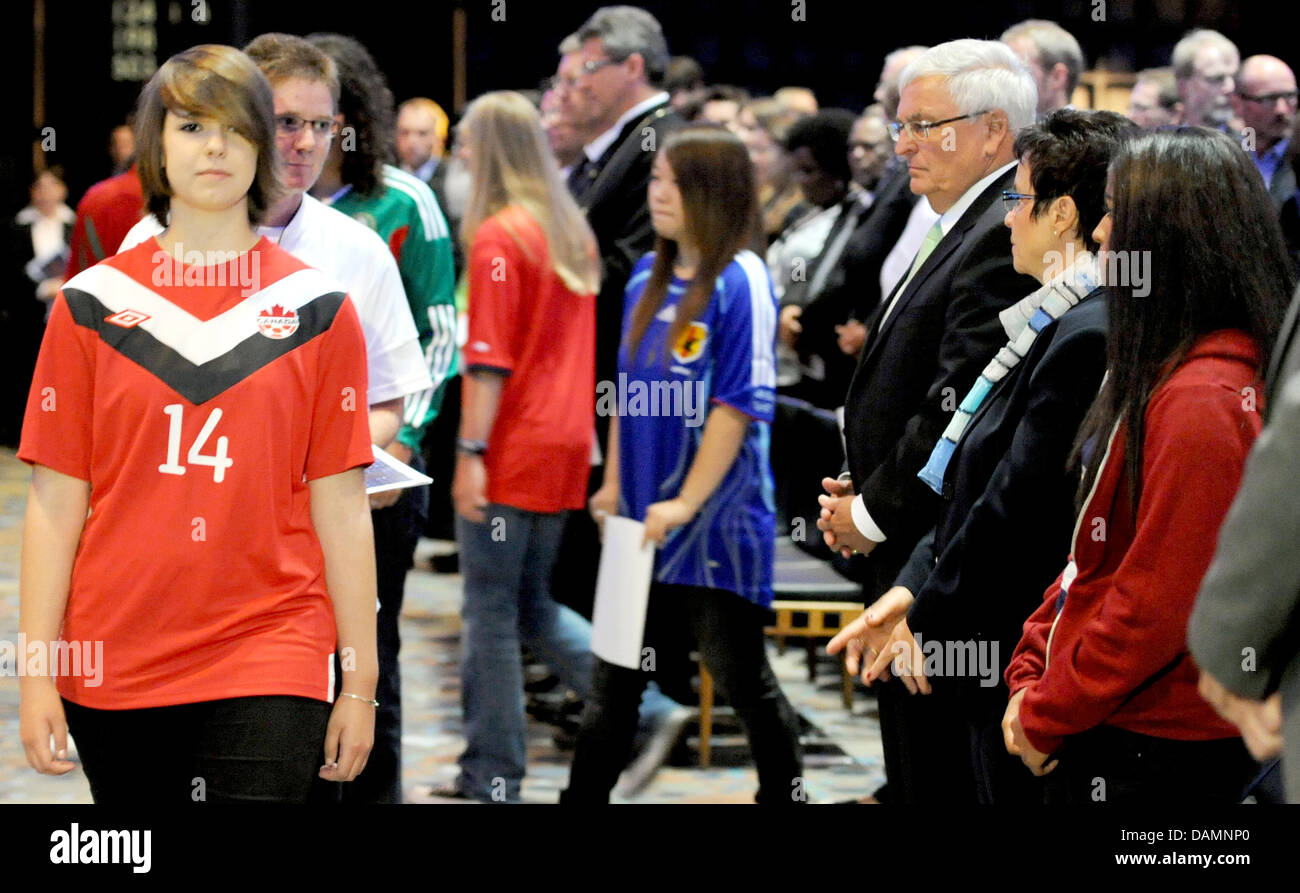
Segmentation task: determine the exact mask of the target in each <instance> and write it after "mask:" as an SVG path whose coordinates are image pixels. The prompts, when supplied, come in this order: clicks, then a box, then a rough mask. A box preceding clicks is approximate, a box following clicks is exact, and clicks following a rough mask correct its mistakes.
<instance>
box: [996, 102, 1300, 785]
mask: <svg viewBox="0 0 1300 893" xmlns="http://www.w3.org/2000/svg"><path fill="white" fill-rule="evenodd" d="M1106 204H1107V212H1108V213H1107V216H1106V217H1104V218H1103V219H1102V222H1101V224H1100V225H1099V226H1098V227H1097V230H1096V233H1095V234H1094V236H1095V238H1096V239H1097V241H1098V242H1099V243H1100V244H1101V247H1102V258H1103V260H1102V265H1101V266H1102V270H1103V276H1104V277H1106V279H1107V284H1108V286H1109V288H1108V291H1109V292H1110V301H1111V307H1110V316H1109V328H1110V332H1109V347H1108V350H1109V357H1108V366H1107V370H1108V371H1107V377H1106V380H1105V382H1104V384H1103V385H1102V389H1101V392H1100V393H1099V394H1098V396H1097V400H1096V402H1095V403H1094V404H1093V407H1092V409H1091V410H1090V412H1089V415H1088V417H1087V419H1086V420H1085V422H1084V424H1083V427H1082V429H1081V430H1080V432H1079V436H1078V440H1077V442H1076V448H1075V453H1076V457H1077V458H1078V459H1080V460H1081V461H1082V462H1083V464H1084V474H1083V481H1082V485H1081V494H1084V495H1083V498H1082V500H1081V504H1082V508H1081V511H1080V512H1079V515H1078V520H1077V522H1076V524H1075V530H1074V538H1073V542H1072V550H1073V554H1072V558H1071V561H1070V563H1069V564H1068V565H1067V566H1066V568H1065V570H1064V571H1063V572H1062V573H1061V575H1060V577H1058V578H1057V581H1056V582H1055V583H1054V584H1053V585H1052V586H1051V587H1050V588H1049V589H1048V591H1047V592H1046V594H1045V595H1044V599H1043V604H1042V605H1041V606H1040V607H1039V609H1038V610H1037V611H1036V612H1035V613H1034V615H1033V616H1032V617H1030V618H1029V620H1028V621H1027V622H1026V624H1025V627H1024V635H1023V637H1022V638H1021V640H1020V644H1019V645H1018V646H1017V648H1016V651H1015V654H1014V655H1013V657H1012V660H1011V664H1010V666H1009V667H1008V669H1007V674H1006V679H1007V684H1008V686H1009V688H1010V690H1011V693H1012V694H1011V699H1010V701H1009V703H1008V705H1007V711H1006V716H1005V718H1004V720H1003V732H1004V735H1005V738H1006V743H1007V749H1008V750H1009V751H1010V752H1011V753H1013V754H1018V755H1019V756H1020V757H1021V759H1022V760H1023V761H1024V762H1025V764H1026V766H1028V767H1029V769H1030V770H1031V771H1032V772H1034V773H1035V774H1036V775H1046V774H1048V773H1051V774H1052V775H1051V778H1050V779H1049V784H1048V786H1047V792H1048V793H1047V797H1048V799H1049V802H1092V801H1109V802H1115V801H1129V802H1138V801H1154V802H1172V801H1178V800H1195V801H1200V802H1203V801H1215V800H1221V801H1225V802H1236V801H1239V800H1240V799H1241V796H1242V792H1243V790H1244V788H1245V786H1246V784H1247V783H1248V782H1249V781H1250V779H1251V776H1252V773H1253V772H1254V771H1255V768H1256V767H1255V764H1254V762H1253V761H1252V760H1251V759H1250V756H1249V754H1248V753H1247V752H1246V749H1245V747H1244V746H1243V745H1242V743H1241V740H1240V737H1239V736H1238V732H1237V730H1236V728H1235V727H1234V726H1232V725H1231V724H1230V723H1227V722H1225V721H1224V720H1222V719H1220V718H1219V717H1218V716H1217V715H1216V714H1215V712H1214V711H1213V710H1212V709H1211V708H1210V706H1209V705H1208V704H1206V703H1205V702H1204V701H1203V700H1202V699H1201V698H1200V696H1199V695H1198V694H1197V690H1196V686H1197V677H1198V672H1197V669H1196V667H1195V666H1194V665H1193V663H1192V660H1191V658H1190V656H1189V655H1188V653H1187V645H1186V635H1187V620H1188V616H1189V615H1190V613H1191V609H1192V604H1193V602H1194V600H1195V596H1196V591H1197V588H1198V586H1199V584H1200V581H1201V577H1202V576H1203V575H1204V573H1205V571H1206V569H1207V568H1208V567H1209V563H1210V559H1211V557H1212V556H1213V554H1214V545H1215V540H1216V538H1217V535H1218V529H1219V525H1220V524H1221V523H1222V521H1223V518H1224V516H1225V515H1226V514H1227V511H1228V507H1229V505H1230V504H1231V502H1232V499H1233V496H1234V495H1235V493H1236V490H1237V485H1238V483H1239V481H1240V478H1241V474H1242V470H1243V468H1244V464H1245V460H1246V455H1247V453H1249V451H1250V448H1251V444H1252V443H1253V441H1254V439H1255V437H1256V436H1257V435H1258V433H1259V430H1260V427H1261V424H1262V421H1261V417H1260V409H1261V407H1260V405H1259V400H1260V396H1259V395H1260V394H1261V393H1262V389H1261V387H1260V383H1259V380H1260V375H1261V372H1262V370H1263V368H1264V366H1265V364H1266V362H1267V352H1268V350H1269V348H1270V347H1271V345H1272V342H1273V339H1274V337H1275V336H1276V333H1277V329H1278V326H1279V324H1280V323H1281V319H1282V316H1283V313H1284V312H1285V308H1286V303H1287V296H1288V295H1289V293H1290V289H1291V284H1292V281H1291V272H1290V270H1289V268H1288V265H1287V264H1286V260H1285V258H1286V253H1285V251H1284V250H1283V248H1282V238H1281V233H1280V231H1279V230H1278V226H1277V223H1276V216H1275V215H1274V214H1272V212H1271V204H1270V200H1269V197H1268V194H1267V192H1266V191H1265V190H1264V187H1263V183H1262V182H1261V181H1260V177H1259V174H1258V173H1257V171H1256V170H1255V168H1254V165H1253V163H1252V162H1251V161H1250V159H1249V158H1248V157H1247V156H1246V154H1245V153H1244V152H1243V151H1242V149H1241V148H1240V147H1239V146H1237V145H1236V144H1235V143H1234V142H1233V141H1232V140H1231V139H1229V138H1227V137H1225V136H1223V135H1222V134H1218V133H1213V132H1211V131H1208V130H1204V129H1201V128H1190V127H1189V128H1180V129H1178V130H1176V131H1165V132H1160V133H1154V134H1149V135H1146V136H1143V137H1141V138H1139V139H1137V140H1134V141H1133V142H1132V143H1130V144H1129V145H1128V146H1126V147H1125V148H1122V149H1121V150H1120V152H1119V153H1118V155H1117V156H1116V158H1115V161H1114V162H1113V163H1112V165H1111V173H1110V183H1109V185H1108V187H1107V194H1106Z"/></svg>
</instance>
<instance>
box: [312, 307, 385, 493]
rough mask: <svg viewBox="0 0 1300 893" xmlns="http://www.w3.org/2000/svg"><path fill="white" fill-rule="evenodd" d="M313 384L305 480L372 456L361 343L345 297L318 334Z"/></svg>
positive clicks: (359, 463)
mask: <svg viewBox="0 0 1300 893" xmlns="http://www.w3.org/2000/svg"><path fill="white" fill-rule="evenodd" d="M320 337H321V344H320V353H319V355H318V356H317V363H318V365H317V369H318V373H317V374H318V387H317V388H316V405H315V407H314V409H313V411H312V419H311V440H310V442H309V444H308V447H307V468H306V471H305V474H306V476H307V480H309V481H313V480H316V479H317V478H323V477H328V476H330V475H332V474H339V473H341V472H344V471H347V470H348V469H350V468H356V467H357V466H365V465H369V464H370V463H371V462H373V461H374V452H373V451H372V450H371V448H370V413H369V409H370V407H369V405H368V404H367V403H366V387H367V381H366V346H365V339H364V337H363V336H362V334H361V323H360V321H359V320H358V319H357V312H356V310H355V309H354V308H353V306H352V299H351V298H347V299H345V300H344V301H343V303H342V305H340V306H339V310H338V313H337V314H335V317H334V324H333V325H331V326H330V328H329V331H327V332H326V333H325V334H323V335H321V336H320Z"/></svg>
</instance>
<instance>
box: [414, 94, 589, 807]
mask: <svg viewBox="0 0 1300 893" xmlns="http://www.w3.org/2000/svg"><path fill="white" fill-rule="evenodd" d="M457 140H458V144H459V145H460V147H461V149H460V151H461V152H463V153H464V155H465V157H466V158H467V159H468V161H469V167H470V173H471V177H472V179H473V182H474V191H473V197H472V198H471V200H470V204H469V207H468V208H467V209H466V212H465V217H464V220H463V223H462V226H461V240H462V242H463V243H464V245H465V248H466V252H465V254H466V258H467V266H466V275H467V277H468V279H469V340H468V343H467V344H466V346H465V369H466V374H465V379H464V386H463V387H464V390H463V392H462V411H461V426H460V440H459V441H458V445H457V462H456V477H455V481H454V483H453V485H452V497H453V500H454V502H455V506H456V516H457V517H456V538H457V540H458V542H459V544H460V550H461V556H462V557H461V565H462V567H463V569H464V574H465V602H464V608H463V612H462V614H463V618H464V624H465V625H464V635H463V637H462V649H463V650H462V655H461V683H462V686H463V690H462V693H461V703H462V707H463V709H464V715H465V738H466V747H465V751H464V753H463V754H462V755H461V757H460V775H459V777H458V778H457V779H456V781H455V782H454V784H453V785H451V786H450V787H446V788H441V789H438V790H437V791H436V793H438V794H440V795H442V796H451V797H457V798H461V799H475V800H481V801H488V802H491V801H513V800H517V799H518V798H519V794H520V785H521V782H522V780H523V775H524V767H525V747H524V745H525V740H524V739H525V731H526V723H525V718H524V705H523V697H522V690H523V677H522V669H521V665H520V642H521V641H523V642H525V643H526V644H528V646H529V647H530V648H531V649H532V650H533V651H534V652H536V653H538V654H539V655H541V656H542V657H543V658H544V659H545V660H546V661H547V663H548V664H551V666H552V668H553V669H555V670H556V672H557V673H558V674H559V675H560V676H561V677H562V678H564V679H565V681H566V682H571V684H572V685H574V686H575V687H580V686H582V685H584V684H589V682H590V679H589V677H590V664H591V658H590V651H589V642H588V641H587V639H586V637H585V636H581V635H578V634H577V631H576V630H575V629H574V628H572V627H571V626H568V625H565V624H564V623H562V621H561V618H560V615H559V612H560V608H559V607H558V606H557V605H556V603H555V602H554V600H552V598H551V595H550V576H551V570H552V568H553V567H554V565H555V560H556V557H557V555H558V553H559V547H560V539H561V535H562V533H563V531H564V526H565V521H566V516H567V514H568V512H569V511H571V510H573V509H581V508H582V507H583V506H584V505H585V503H586V498H587V474H588V471H589V468H590V460H591V442H592V434H593V430H594V425H595V407H594V404H593V401H592V395H593V392H594V390H595V362H596V359H595V337H596V328H595V326H596V316H595V314H596V306H595V303H596V301H595V292H596V290H597V287H598V285H599V267H598V260H597V254H596V240H595V236H594V235H593V234H592V231H591V228H590V227H589V226H588V225H587V221H586V218H585V217H584V216H583V214H582V212H581V210H579V208H578V206H577V204H576V202H574V200H573V198H572V197H571V196H570V195H569V192H568V190H567V189H566V188H565V186H564V183H563V181H562V180H561V179H560V174H559V170H558V168H557V167H556V164H555V161H554V159H553V158H552V157H551V153H550V149H549V147H548V146H547V143H546V136H545V133H544V131H543V130H542V124H541V119H540V116H539V115H538V113H537V111H536V110H535V109H534V108H533V106H532V104H531V103H529V102H528V101H527V100H526V99H525V98H524V97H522V96H520V95H519V94H517V93H510V92H500V93H489V94H486V95H485V96H482V97H480V98H479V99H477V100H475V101H474V103H473V104H472V105H471V106H470V108H469V110H468V111H467V112H466V114H465V118H464V119H463V120H462V121H461V123H460V126H459V127H458V129H457ZM580 639H581V641H579V640H580Z"/></svg>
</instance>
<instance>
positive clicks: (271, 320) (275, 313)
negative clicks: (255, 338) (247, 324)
mask: <svg viewBox="0 0 1300 893" xmlns="http://www.w3.org/2000/svg"><path fill="white" fill-rule="evenodd" d="M257 330H258V331H259V332H261V333H262V334H263V335H265V336H266V337H268V338H274V339H275V340H276V341H279V340H280V339H281V338H288V337H289V336H290V335H292V334H293V333H294V332H296V331H298V314H296V313H294V312H293V311H292V310H285V309H284V308H283V307H281V306H280V305H279V304H275V305H273V306H272V307H271V309H270V310H263V311H262V312H261V313H259V314H257Z"/></svg>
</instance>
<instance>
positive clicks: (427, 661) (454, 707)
mask: <svg viewBox="0 0 1300 893" xmlns="http://www.w3.org/2000/svg"><path fill="white" fill-rule="evenodd" d="M29 477H30V475H29V473H28V470H27V468H26V466H24V465H23V464H22V463H21V462H19V461H18V460H16V459H15V458H14V457H13V451H12V450H0V640H9V641H13V640H14V639H15V638H16V636H17V630H18V562H19V549H20V545H21V534H22V515H23V507H24V503H25V499H26V492H27V481H28V479H29ZM448 546H449V544H445V543H438V542H435V541H431V540H426V541H424V542H422V543H421V545H420V549H419V551H418V552H417V556H416V569H415V570H414V571H412V572H411V575H410V576H409V577H408V578H407V588H406V603H405V610H404V612H403V626H402V641H403V645H402V693H403V701H404V703H403V714H404V725H405V735H404V738H403V757H404V762H405V765H404V773H403V774H404V781H405V785H406V787H407V789H408V790H409V789H410V788H412V787H413V786H415V785H418V784H422V783H427V782H431V781H435V782H442V781H447V780H450V779H451V778H452V777H453V776H454V774H455V761H456V756H457V754H459V753H460V750H461V747H462V745H463V739H462V738H461V725H460V699H459V693H460V689H459V679H458V668H457V661H458V658H459V636H458V633H459V629H460V618H459V608H460V598H461V583H460V578H459V577H458V576H447V575H437V574H433V573H431V572H430V571H429V569H428V568H429V561H428V558H429V556H430V555H431V554H434V553H436V552H437V551H439V550H445V549H446V548H448ZM772 658H773V665H774V667H775V669H776V672H777V675H778V677H779V678H780V680H781V685H782V687H783V688H784V690H785V693H786V696H787V697H788V698H789V699H790V701H791V703H792V704H793V705H794V707H795V709H796V710H798V711H799V713H800V714H802V716H803V717H804V718H805V719H806V720H807V721H808V723H810V724H811V725H812V726H814V727H815V728H816V730H818V731H820V732H821V733H822V734H821V735H818V736H817V740H816V741H814V742H812V744H813V746H810V748H809V750H810V755H809V758H808V759H807V761H806V766H805V790H806V792H807V794H808V796H809V797H810V798H811V799H812V800H813V801H815V802H823V803H825V802H832V801H835V800H842V799H848V798H852V797H858V796H861V795H863V794H867V793H870V792H871V791H873V790H874V789H875V788H876V786H877V785H879V783H880V782H881V780H882V775H883V768H882V763H881V757H880V734H879V727H878V724H877V721H876V715H875V701H874V700H873V699H872V698H871V697H870V695H868V694H866V693H865V692H863V691H862V690H859V691H858V693H857V696H856V697H855V699H854V710H853V713H852V714H851V715H850V714H849V712H848V711H846V710H845V709H844V707H843V705H842V704H841V703H840V695H839V684H838V679H837V678H836V676H835V674H834V668H833V666H831V665H829V664H826V665H824V671H823V673H822V674H820V675H819V678H818V681H817V683H816V684H812V683H809V682H808V676H807V669H806V663H805V660H804V654H803V651H802V649H800V648H798V647H795V648H791V649H789V650H788V651H787V652H786V653H785V654H784V655H781V656H777V654H776V651H775V648H773V649H772ZM553 731H554V730H553V729H552V727H550V726H548V725H543V724H540V723H535V722H530V726H529V746H528V756H529V765H528V776H527V778H526V779H525V782H524V789H523V796H524V799H525V800H527V801H530V802H535V803H551V802H554V801H555V800H556V798H557V796H558V793H559V791H560V790H561V789H562V788H563V787H564V786H565V783H566V781H567V778H568V771H569V768H568V767H569V758H570V755H569V753H567V752H564V751H562V750H560V749H559V748H558V747H557V746H556V744H555V741H554V739H553V735H552V732H553ZM837 751H838V752H839V754H838V755H836V752H837ZM754 787H755V776H754V772H753V769H752V768H751V767H748V766H746V767H743V768H710V769H699V768H697V767H687V766H683V767H677V766H668V767H665V768H664V769H663V770H662V771H660V773H659V774H658V775H657V776H656V777H655V780H654V781H653V782H652V783H651V785H650V786H649V787H648V788H646V790H645V791H644V792H642V794H641V795H640V796H639V797H638V798H637V800H636V802H641V803H719V802H737V803H745V802H750V801H751V799H752V797H753V791H754ZM89 801H90V791H89V788H88V787H87V785H86V780H85V777H84V776H83V775H82V774H81V772H80V771H74V772H71V773H69V774H68V775H67V776H64V777H61V778H55V777H49V776H43V775H39V774H37V773H36V772H35V771H33V770H32V769H30V768H28V766H27V763H26V759H25V758H24V756H23V750H22V745H21V743H20V741H19V737H18V681H17V680H16V679H14V678H5V677H0V803H81V802H89Z"/></svg>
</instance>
